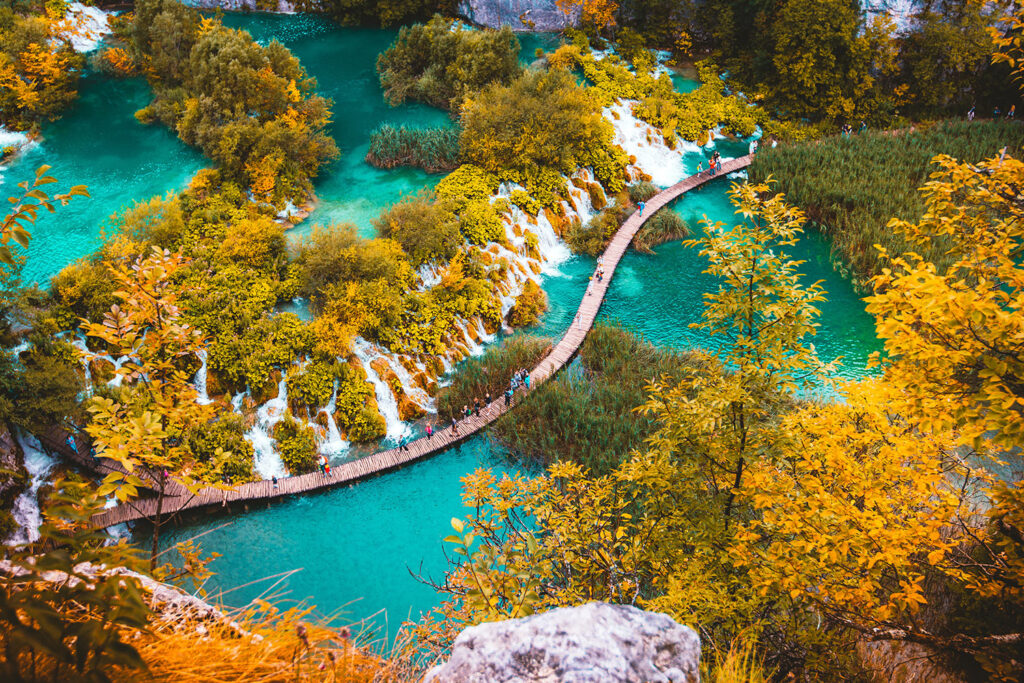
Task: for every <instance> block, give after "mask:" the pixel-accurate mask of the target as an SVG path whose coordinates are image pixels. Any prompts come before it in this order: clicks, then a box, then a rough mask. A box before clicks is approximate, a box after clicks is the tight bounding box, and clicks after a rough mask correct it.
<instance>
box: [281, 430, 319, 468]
mask: <svg viewBox="0 0 1024 683" xmlns="http://www.w3.org/2000/svg"><path fill="white" fill-rule="evenodd" d="M274 441H276V442H277V452H278V453H280V454H281V462H283V463H284V465H285V467H287V468H288V473H289V474H291V475H292V476H295V475H298V474H305V473H306V472H312V471H313V470H315V469H316V467H317V450H316V435H315V434H314V433H313V429H312V428H311V427H309V426H307V425H304V424H302V423H301V422H299V421H298V420H296V419H295V418H293V417H292V416H291V415H286V416H285V417H284V419H283V420H281V421H280V422H278V423H277V424H276V425H274Z"/></svg>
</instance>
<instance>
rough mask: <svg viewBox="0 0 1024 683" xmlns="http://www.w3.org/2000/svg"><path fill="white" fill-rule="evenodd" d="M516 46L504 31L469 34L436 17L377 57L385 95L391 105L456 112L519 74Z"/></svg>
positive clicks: (400, 36)
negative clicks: (472, 98) (469, 98)
mask: <svg viewBox="0 0 1024 683" xmlns="http://www.w3.org/2000/svg"><path fill="white" fill-rule="evenodd" d="M520 70H521V67H520V66H519V41H518V40H516V37H515V35H514V34H513V33H512V30H511V29H509V28H508V27H507V26H506V27H503V28H502V29H501V30H500V31H493V30H479V31H478V30H472V29H468V28H464V27H462V26H461V24H456V23H455V22H453V20H451V19H445V18H444V17H442V16H440V15H436V16H434V18H433V19H431V20H430V21H429V22H427V23H426V24H415V25H413V26H407V27H403V28H402V29H401V30H399V32H398V38H396V39H395V42H394V43H393V44H392V45H391V47H389V48H388V49H387V50H386V51H384V52H383V53H381V55H380V56H379V57H378V58H377V73H378V74H380V85H381V87H382V88H384V96H385V97H386V98H387V100H388V102H390V103H391V104H392V105H398V104H402V103H403V102H405V101H407V100H414V101H420V102H426V103H427V104H432V105H434V106H435V107H441V108H443V109H449V110H451V111H453V112H457V111H458V109H459V106H460V105H461V104H462V101H463V99H465V97H466V96H467V95H469V94H471V93H474V92H476V91H477V90H480V89H481V88H483V87H484V86H486V85H490V84H492V83H498V84H508V83H509V82H510V81H512V79H514V78H515V77H516V76H517V75H518V74H519V72H520Z"/></svg>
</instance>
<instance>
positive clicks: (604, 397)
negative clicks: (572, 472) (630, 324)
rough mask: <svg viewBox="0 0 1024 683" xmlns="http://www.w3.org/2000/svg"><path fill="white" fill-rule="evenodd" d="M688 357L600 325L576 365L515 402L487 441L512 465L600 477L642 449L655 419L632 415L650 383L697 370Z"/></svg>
mask: <svg viewBox="0 0 1024 683" xmlns="http://www.w3.org/2000/svg"><path fill="white" fill-rule="evenodd" d="M695 363H696V361H695V359H694V357H693V356H691V355H690V354H687V353H683V352H679V351H674V350H670V349H660V348H657V347H655V346H653V345H651V344H650V343H648V342H647V341H645V340H644V339H643V338H642V337H640V336H638V335H636V334H633V333H631V332H629V331H627V330H624V329H622V328H621V327H618V326H616V325H613V324H610V323H598V324H596V325H595V326H594V328H593V329H592V330H591V331H590V333H589V334H588V335H587V338H586V340H585V341H584V343H583V348H582V349H581V350H580V362H579V363H578V364H576V363H574V364H572V365H570V366H569V367H568V368H566V369H565V370H563V371H562V372H561V373H560V374H559V375H558V377H557V378H555V379H554V380H551V381H548V382H545V383H544V384H543V385H541V386H539V387H537V388H535V389H533V390H531V391H530V393H529V394H526V395H525V397H524V398H523V399H521V402H520V405H519V406H518V407H517V408H516V409H515V410H514V411H512V412H510V413H508V414H506V415H505V416H504V417H502V418H501V419H500V420H499V421H498V422H497V423H496V424H495V426H494V427H493V429H492V435H493V436H495V437H496V438H497V440H498V441H499V442H500V443H502V444H503V445H504V446H506V447H507V448H508V450H509V451H510V454H511V456H512V457H513V459H515V460H517V461H519V462H522V463H525V464H529V465H540V466H547V465H550V464H551V463H554V462H555V461H557V460H559V459H568V460H573V461H575V462H578V463H580V464H582V465H584V466H586V467H588V468H589V469H590V470H591V472H592V473H594V474H604V473H606V472H608V471H610V470H611V469H613V468H614V467H616V466H617V465H618V464H619V463H621V462H622V460H623V459H624V458H625V457H626V456H628V455H629V453H630V452H631V451H632V450H634V449H637V448H641V447H642V446H643V444H644V440H645V439H646V438H647V437H648V436H650V435H651V434H652V433H653V431H654V429H655V424H654V421H653V420H652V419H651V418H649V417H647V416H644V415H639V414H637V413H635V412H634V411H633V409H634V408H636V407H637V406H639V405H641V404H643V403H644V402H645V401H646V399H647V390H646V387H647V385H648V384H649V382H650V381H651V380H652V379H654V378H656V377H661V376H663V375H667V376H670V377H679V376H681V375H683V374H684V373H686V372H688V370H689V369H691V368H694V367H696V365H695Z"/></svg>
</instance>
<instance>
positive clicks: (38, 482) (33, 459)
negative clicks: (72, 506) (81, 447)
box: [7, 430, 57, 545]
mask: <svg viewBox="0 0 1024 683" xmlns="http://www.w3.org/2000/svg"><path fill="white" fill-rule="evenodd" d="M14 436H15V438H16V439H17V440H18V443H19V444H20V445H21V450H22V452H23V453H24V454H25V469H26V470H28V473H29V475H30V476H31V477H32V482H31V484H30V485H29V487H28V489H26V490H25V491H23V492H22V494H21V495H20V496H18V498H17V500H15V501H14V508H13V509H12V510H11V516H12V517H14V521H15V522H17V523H18V529H17V530H16V531H15V532H14V533H13V534H11V537H10V538H9V539H7V543H8V545H16V544H21V543H32V542H34V541H37V540H38V539H39V524H40V523H41V522H42V519H43V517H42V513H41V512H40V510H39V487H40V486H42V485H43V483H44V482H45V481H46V478H47V476H48V475H49V474H50V472H51V471H52V470H53V468H54V466H56V464H57V461H56V459H54V458H53V457H51V456H50V455H49V454H48V453H46V451H44V450H43V447H42V445H41V444H40V443H39V440H38V439H37V438H36V437H34V436H32V435H31V434H23V433H22V432H21V431H20V430H15V433H14Z"/></svg>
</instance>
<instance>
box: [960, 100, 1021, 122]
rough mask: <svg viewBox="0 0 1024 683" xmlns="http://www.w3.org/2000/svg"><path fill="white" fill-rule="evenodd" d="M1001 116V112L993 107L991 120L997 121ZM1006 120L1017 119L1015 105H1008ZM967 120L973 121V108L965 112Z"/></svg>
mask: <svg viewBox="0 0 1024 683" xmlns="http://www.w3.org/2000/svg"><path fill="white" fill-rule="evenodd" d="M1002 115H1003V110H1002V109H1000V108H999V107H998V106H996V107H994V108H993V109H992V118H994V119H998V118H1001V117H1002ZM1006 118H1008V119H1014V118H1017V105H1016V104H1011V105H1010V109H1009V110H1008V111H1007V112H1006ZM967 120H968V121H973V120H974V107H971V108H970V109H968V110H967Z"/></svg>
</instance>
